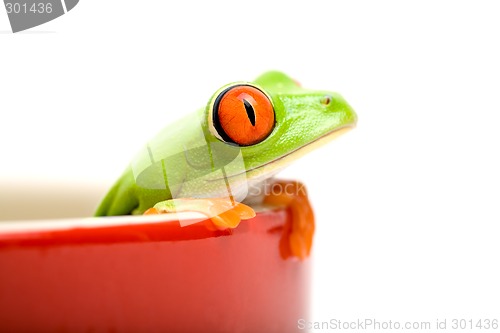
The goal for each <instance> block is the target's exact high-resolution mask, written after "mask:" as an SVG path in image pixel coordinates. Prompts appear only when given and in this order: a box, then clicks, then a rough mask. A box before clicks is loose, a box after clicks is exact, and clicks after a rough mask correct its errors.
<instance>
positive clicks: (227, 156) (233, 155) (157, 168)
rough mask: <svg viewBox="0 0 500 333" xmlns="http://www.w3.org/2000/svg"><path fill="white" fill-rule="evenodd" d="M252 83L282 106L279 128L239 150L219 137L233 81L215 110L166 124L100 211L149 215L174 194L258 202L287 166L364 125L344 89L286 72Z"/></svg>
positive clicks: (278, 113)
mask: <svg viewBox="0 0 500 333" xmlns="http://www.w3.org/2000/svg"><path fill="white" fill-rule="evenodd" d="M249 84H251V85H254V86H256V87H258V88H259V89H261V90H262V91H263V92H265V93H266V94H267V95H268V96H269V97H270V99H271V101H272V104H273V106H274V110H275V118H276V121H275V126H274V129H273V131H272V132H271V134H270V135H269V136H268V137H267V138H266V139H264V140H263V141H261V142H259V143H257V144H254V145H252V146H242V147H238V146H235V145H234V144H228V143H225V142H223V141H222V140H221V139H219V138H217V136H216V135H214V133H213V129H212V127H211V124H210V121H209V118H210V116H211V111H210V110H211V108H212V105H213V101H214V99H215V98H216V97H217V96H218V94H219V93H220V92H221V91H222V90H223V89H225V88H226V87H228V86H230V85H228V86H225V87H222V88H221V89H220V90H219V91H217V92H216V93H215V94H214V95H213V97H212V98H211V99H210V101H209V103H208V105H207V107H205V108H203V109H201V110H199V111H198V112H195V113H193V114H190V115H188V116H186V117H185V118H183V119H181V120H179V121H177V122H175V123H174V124H172V125H170V126H168V127H166V128H165V129H164V130H162V131H161V132H160V133H159V134H158V135H157V136H156V137H155V138H153V139H152V140H151V141H150V142H149V143H148V144H147V145H146V147H145V148H144V149H143V150H142V151H140V152H139V154H138V155H137V157H136V158H135V159H134V160H133V161H132V163H131V165H130V166H129V167H128V168H127V169H126V170H125V172H124V174H123V175H122V177H121V178H120V179H119V180H118V181H117V182H116V184H115V185H114V186H113V187H112V188H111V190H110V191H109V193H108V194H107V196H106V197H105V198H104V200H103V201H102V203H101V205H100V206H99V208H98V209H97V212H96V216H106V215H127V214H142V213H144V211H146V210H147V209H148V208H151V207H153V206H155V205H156V204H157V203H160V202H164V203H165V202H166V203H167V204H168V202H169V200H170V199H173V198H221V197H229V196H232V197H234V198H235V199H236V201H240V202H241V201H244V202H251V203H255V202H258V201H259V200H254V199H255V198H259V197H261V195H259V194H260V191H258V190H259V189H261V188H262V184H265V183H267V182H268V180H269V179H270V178H272V177H273V176H274V175H275V174H276V173H277V172H278V171H279V170H280V169H282V168H283V167H284V166H286V165H287V164H289V163H291V161H293V160H294V159H296V158H298V157H299V156H300V155H302V154H303V153H304V152H306V151H309V150H311V149H312V148H315V147H316V146H318V145H320V144H322V143H324V141H326V140H327V139H328V138H330V137H334V136H335V134H336V133H337V132H338V133H340V132H343V131H341V130H342V129H347V128H352V127H354V126H355V124H356V121H357V116H356V114H355V112H354V111H353V109H352V108H351V107H350V106H349V105H348V104H347V102H346V101H345V100H344V99H343V98H342V97H341V96H340V95H339V94H337V93H333V92H329V91H316V90H308V89H303V88H301V87H300V86H298V85H297V83H296V82H295V81H294V80H292V79H291V78H290V77H288V76H287V75H285V74H283V73H280V72H267V73H264V74H263V75H261V76H260V77H258V78H257V79H256V80H255V81H254V82H251V83H249ZM303 148H305V149H303ZM256 189H257V191H256Z"/></svg>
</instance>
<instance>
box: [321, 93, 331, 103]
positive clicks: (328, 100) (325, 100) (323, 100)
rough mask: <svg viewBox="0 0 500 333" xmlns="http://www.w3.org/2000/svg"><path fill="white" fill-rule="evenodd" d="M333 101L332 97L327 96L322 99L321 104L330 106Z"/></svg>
mask: <svg viewBox="0 0 500 333" xmlns="http://www.w3.org/2000/svg"><path fill="white" fill-rule="evenodd" d="M331 101H332V96H330V95H325V96H323V97H322V98H321V104H323V105H328V104H330V102H331Z"/></svg>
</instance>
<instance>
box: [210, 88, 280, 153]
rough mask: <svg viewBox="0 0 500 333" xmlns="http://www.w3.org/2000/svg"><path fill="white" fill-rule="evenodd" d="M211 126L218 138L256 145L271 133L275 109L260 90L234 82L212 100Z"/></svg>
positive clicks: (241, 144) (244, 144) (240, 143)
mask: <svg viewBox="0 0 500 333" xmlns="http://www.w3.org/2000/svg"><path fill="white" fill-rule="evenodd" d="M212 117H213V119H212V120H213V125H214V128H215V130H216V131H217V133H218V134H219V136H220V138H222V139H223V140H224V141H226V142H232V143H235V144H237V145H240V146H250V145H254V144H257V143H259V142H261V141H262V140H264V139H265V138H267V137H268V136H269V134H271V132H272V130H273V127H274V122H275V117H274V108H273V105H272V103H271V101H270V100H269V97H267V95H266V94H264V93H263V92H262V91H261V90H260V89H258V88H256V87H254V86H251V85H245V84H240V85H235V86H232V87H229V88H227V89H225V90H224V91H222V92H221V93H220V94H219V96H217V98H216V99H215V102H214V105H213V110H212Z"/></svg>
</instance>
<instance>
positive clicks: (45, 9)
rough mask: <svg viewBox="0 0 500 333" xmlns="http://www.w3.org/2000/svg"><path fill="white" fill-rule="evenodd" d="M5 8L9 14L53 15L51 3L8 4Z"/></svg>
mask: <svg viewBox="0 0 500 333" xmlns="http://www.w3.org/2000/svg"><path fill="white" fill-rule="evenodd" d="M5 8H6V9H7V14H12V13H14V14H20V13H22V14H50V13H52V4H51V3H43V2H39V3H33V4H27V3H18V2H14V3H11V2H6V3H5Z"/></svg>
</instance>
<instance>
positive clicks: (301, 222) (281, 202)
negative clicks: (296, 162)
mask: <svg viewBox="0 0 500 333" xmlns="http://www.w3.org/2000/svg"><path fill="white" fill-rule="evenodd" d="M264 203H265V204H269V205H278V206H287V207H288V209H290V211H291V221H289V222H287V223H286V224H285V227H284V230H283V236H282V238H281V241H280V251H281V256H282V257H283V258H285V259H286V258H288V257H291V256H295V257H298V258H299V259H305V258H307V257H308V256H309V254H310V253H311V247H312V242H313V236H314V213H313V210H312V208H311V204H310V202H309V199H308V197H307V192H306V189H305V186H304V185H303V184H302V183H300V182H297V181H288V180H277V181H276V182H274V183H273V184H272V185H271V187H270V191H269V194H268V195H266V197H265V198H264Z"/></svg>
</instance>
